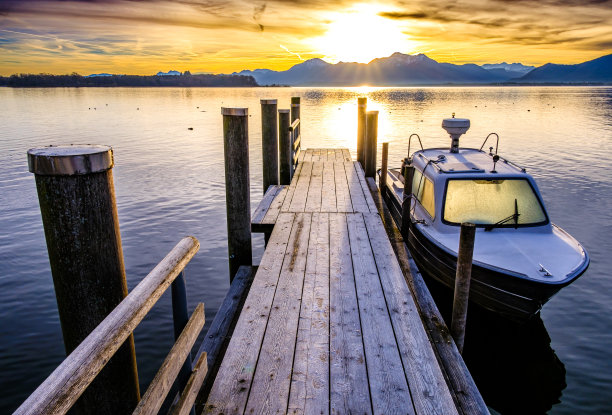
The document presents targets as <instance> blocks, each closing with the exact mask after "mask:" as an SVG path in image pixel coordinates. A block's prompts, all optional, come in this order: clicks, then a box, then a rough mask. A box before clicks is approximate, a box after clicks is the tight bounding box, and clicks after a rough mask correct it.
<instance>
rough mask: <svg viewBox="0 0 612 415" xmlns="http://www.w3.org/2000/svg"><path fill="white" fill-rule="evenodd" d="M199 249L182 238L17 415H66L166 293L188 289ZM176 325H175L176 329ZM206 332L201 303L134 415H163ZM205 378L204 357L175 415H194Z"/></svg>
mask: <svg viewBox="0 0 612 415" xmlns="http://www.w3.org/2000/svg"><path fill="white" fill-rule="evenodd" d="M199 248H200V243H199V242H198V240H197V239H196V238H194V237H186V238H183V239H182V240H181V241H180V242H179V243H178V244H177V245H176V246H175V247H174V248H173V249H172V250H171V251H170V253H168V255H166V257H165V258H164V259H163V260H162V261H161V262H160V263H159V264H157V266H156V267H155V268H154V269H153V270H152V271H151V272H150V273H149V274H148V275H147V276H146V277H145V278H144V279H143V280H142V281H141V282H140V283H139V284H138V285H137V286H136V287H135V288H134V289H133V290H132V292H131V293H129V295H128V296H127V297H126V298H125V299H123V301H121V303H120V304H119V305H118V306H117V307H116V308H115V309H114V310H113V311H112V312H111V313H110V314H109V315H108V316H107V317H106V318H105V319H104V320H103V321H102V323H100V325H98V327H96V328H95V329H94V330H93V331H92V332H91V333H90V334H89V336H87V338H85V340H83V342H82V343H81V344H80V345H79V346H78V347H77V348H76V349H75V350H74V351H73V352H72V353H71V354H70V355H69V356H68V357H67V358H66V359H65V360H64V361H63V362H62V363H61V364H60V365H59V366H58V367H57V368H56V369H55V370H54V371H53V373H51V375H49V377H48V378H47V379H46V380H45V381H44V382H43V383H42V384H41V385H40V386H39V387H38V388H37V389H36V390H35V391H34V392H33V393H32V394H31V395H30V396H29V397H28V399H26V400H25V402H24V403H23V404H22V405H21V406H20V407H19V408H18V409H17V411H15V413H14V414H16V415H25V414H65V413H66V412H68V410H69V409H70V408H71V407H72V405H73V404H74V403H75V402H76V401H77V399H78V398H79V396H81V394H82V393H83V392H84V391H85V389H86V388H87V387H88V386H89V384H90V383H91V382H92V381H93V380H94V378H95V377H96V375H98V373H99V372H100V371H101V370H102V368H103V367H104V365H105V364H106V363H107V362H108V361H109V359H110V358H111V357H112V356H113V355H114V354H115V352H116V351H117V350H118V349H119V347H120V346H121V345H122V344H123V342H124V341H125V340H126V339H127V338H128V337H129V335H130V334H131V333H132V332H133V331H134V329H135V328H136V327H137V326H138V324H139V323H140V322H141V321H142V319H143V318H144V317H145V316H146V315H147V313H148V312H149V310H151V308H152V307H153V305H155V303H156V302H157V301H158V300H159V298H160V297H161V296H162V294H163V293H164V292H165V291H166V290H167V289H168V287H170V285H171V284H176V283H177V282H181V283H182V284H183V286H184V281H181V280H180V276H182V271H183V269H184V268H185V266H186V265H187V263H189V261H190V260H191V258H193V256H194V255H195V253H196V252H197V251H198V249H199ZM179 289H180V288H179ZM173 297H174V296H173ZM173 301H174V299H173ZM173 306H174V304H173ZM185 307H186V306H185ZM176 322H177V320H176V319H175V325H176V324H177V323H176ZM203 327H204V305H203V304H201V303H200V304H198V306H197V307H196V309H195V311H194V312H193V314H192V315H191V318H190V319H189V321H188V322H187V323H186V324H185V325H184V328H183V329H182V332H181V334H180V336H178V339H177V340H176V343H175V344H174V346H173V347H172V349H171V350H170V353H169V354H168V356H167V357H166V360H164V363H163V364H162V366H161V368H160V369H159V371H158V373H157V375H156V376H155V378H154V379H153V381H152V382H151V384H150V385H149V388H148V389H147V391H146V393H145V394H144V396H143V398H142V399H141V400H140V403H139V404H138V406H137V407H136V409H135V411H134V414H139V415H142V414H156V413H157V412H158V411H159V408H160V407H161V406H162V404H163V402H164V400H165V398H166V396H167V395H168V393H169V392H170V389H171V387H172V385H173V384H174V381H175V379H176V378H177V376H178V374H179V372H180V371H181V367H182V366H183V365H184V363H185V362H186V360H187V362H189V360H190V359H188V358H189V355H190V352H191V348H192V347H193V344H194V343H195V341H196V339H197V337H198V334H199V333H200V331H201V330H202V328H203ZM175 328H176V327H175ZM189 366H191V365H190V364H189ZM206 372H207V366H206V353H203V354H202V355H201V356H200V358H199V359H198V361H197V363H196V365H195V367H194V369H193V371H191V373H190V376H189V378H188V380H187V381H186V382H185V383H186V385H185V386H184V389H183V392H182V393H181V396H180V399H179V401H178V403H177V404H176V405H175V407H174V409H173V412H172V414H173V415H177V414H181V415H184V414H187V413H189V412H190V411H191V408H192V407H193V403H194V401H195V398H196V395H197V393H198V391H199V389H200V386H201V385H202V381H203V380H204V377H205V375H206Z"/></svg>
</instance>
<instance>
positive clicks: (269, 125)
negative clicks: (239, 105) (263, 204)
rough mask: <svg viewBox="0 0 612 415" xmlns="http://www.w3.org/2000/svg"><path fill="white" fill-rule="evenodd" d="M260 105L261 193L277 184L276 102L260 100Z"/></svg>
mask: <svg viewBox="0 0 612 415" xmlns="http://www.w3.org/2000/svg"><path fill="white" fill-rule="evenodd" d="M260 103H261V152H262V165H263V191H264V194H265V193H266V191H267V190H268V187H269V186H272V185H277V184H278V121H277V115H276V110H277V101H276V100H275V99H262V100H260Z"/></svg>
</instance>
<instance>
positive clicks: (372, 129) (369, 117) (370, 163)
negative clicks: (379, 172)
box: [365, 111, 378, 177]
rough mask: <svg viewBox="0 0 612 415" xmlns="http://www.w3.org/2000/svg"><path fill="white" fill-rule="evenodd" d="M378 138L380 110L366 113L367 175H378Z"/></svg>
mask: <svg viewBox="0 0 612 415" xmlns="http://www.w3.org/2000/svg"><path fill="white" fill-rule="evenodd" d="M377 139H378V111H368V112H367V113H366V137H365V177H374V176H376V142H377Z"/></svg>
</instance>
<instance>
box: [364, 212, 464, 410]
mask: <svg viewBox="0 0 612 415" xmlns="http://www.w3.org/2000/svg"><path fill="white" fill-rule="evenodd" d="M364 219H365V223H366V228H367V231H368V238H369V240H370V244H371V247H372V250H373V252H374V258H375V260H376V266H377V267H378V272H379V275H380V279H381V282H382V287H383V290H384V294H385V299H386V302H387V305H388V307H389V310H390V314H391V321H392V323H393V327H394V331H395V336H396V339H397V344H398V346H399V351H400V355H401V356H402V361H403V364H404V369H405V373H406V378H407V379H408V385H409V387H410V392H411V394H412V401H413V403H414V406H415V408H416V410H417V413H424V414H456V413H457V409H456V406H455V403H454V402H453V398H452V396H451V394H450V391H449V390H448V386H447V384H446V380H445V379H444V375H443V373H442V370H441V369H440V366H439V365H438V360H437V358H436V355H435V353H434V351H433V348H432V345H431V343H430V340H429V337H428V336H427V333H426V332H425V328H424V327H423V323H422V321H421V317H420V316H419V312H418V309H417V307H416V305H415V303H414V300H413V298H412V293H411V292H410V289H409V288H408V285H407V284H406V281H405V280H404V276H403V274H402V271H401V269H400V267H399V264H398V262H397V259H396V258H395V254H394V252H393V248H392V247H391V243H390V242H389V238H388V237H387V234H386V232H385V230H384V229H385V228H384V225H383V223H382V221H381V219H380V216H379V215H378V214H376V213H372V214H365V215H364Z"/></svg>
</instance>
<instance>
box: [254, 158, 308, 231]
mask: <svg viewBox="0 0 612 415" xmlns="http://www.w3.org/2000/svg"><path fill="white" fill-rule="evenodd" d="M298 171H299V167H298ZM288 193H289V186H283V188H282V189H281V190H280V191H279V192H278V193H277V195H276V197H275V198H274V200H273V201H272V203H271V204H270V207H269V208H268V211H267V212H266V216H264V218H263V220H262V221H261V223H262V225H274V224H275V223H276V219H277V218H278V215H279V214H280V212H281V208H282V207H283V203H284V202H285V198H286V197H287V194H288Z"/></svg>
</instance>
